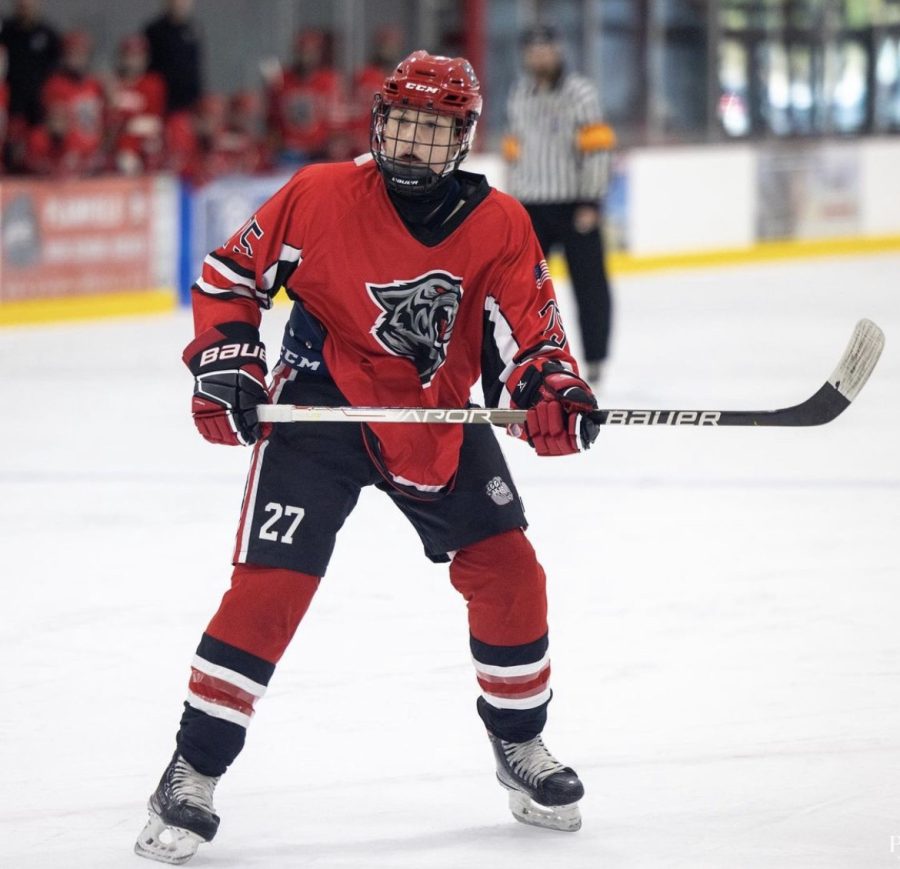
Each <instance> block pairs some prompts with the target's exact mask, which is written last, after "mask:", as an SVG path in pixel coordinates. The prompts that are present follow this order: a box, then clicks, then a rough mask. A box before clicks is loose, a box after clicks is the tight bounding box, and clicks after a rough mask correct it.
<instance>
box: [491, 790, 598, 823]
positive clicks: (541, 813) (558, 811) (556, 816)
mask: <svg viewBox="0 0 900 869" xmlns="http://www.w3.org/2000/svg"><path fill="white" fill-rule="evenodd" d="M509 810H510V811H511V812H512V814H513V817H514V818H515V819H516V820H517V821H521V822H522V823H523V824H530V825H531V826H533V827H543V828H544V829H545V830H560V831H562V832H564V833H574V832H575V831H576V830H580V829H581V810H580V809H579V808H578V803H570V804H569V805H568V806H542V805H540V804H539V803H536V802H535V801H534V800H532V799H531V798H530V797H529V796H527V795H526V794H523V793H522V792H521V791H513V790H511V791H510V792H509Z"/></svg>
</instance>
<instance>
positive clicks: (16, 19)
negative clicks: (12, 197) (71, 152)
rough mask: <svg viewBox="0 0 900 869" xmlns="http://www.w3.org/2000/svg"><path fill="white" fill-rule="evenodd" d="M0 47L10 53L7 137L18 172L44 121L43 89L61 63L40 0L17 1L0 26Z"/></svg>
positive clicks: (8, 54) (58, 50) (57, 44)
mask: <svg viewBox="0 0 900 869" xmlns="http://www.w3.org/2000/svg"><path fill="white" fill-rule="evenodd" d="M0 45H3V46H4V47H5V49H6V52H7V65H8V69H7V73H6V82H7V85H8V86H9V126H8V130H7V136H8V140H9V146H10V147H9V151H10V156H11V162H12V164H13V168H16V164H19V165H20V164H21V160H22V159H23V158H24V150H25V140H26V138H27V136H28V129H29V127H31V126H33V125H34V124H38V123H40V121H41V120H42V118H43V105H42V102H41V89H42V88H43V86H44V82H45V81H46V80H47V77H48V76H49V75H50V73H51V72H53V70H54V69H55V68H56V65H57V63H58V62H59V54H60V39H59V35H58V34H57V32H56V30H55V29H54V28H53V27H51V26H50V25H49V24H48V23H47V22H45V21H44V20H43V18H42V17H41V14H40V3H39V0H16V3H15V5H14V8H13V14H12V15H11V16H10V17H8V18H4V19H3V21H2V22H0Z"/></svg>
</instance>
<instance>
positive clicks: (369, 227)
mask: <svg viewBox="0 0 900 869" xmlns="http://www.w3.org/2000/svg"><path fill="white" fill-rule="evenodd" d="M467 177H468V178H469V179H474V180H475V181H478V180H479V178H478V176H467ZM480 181H481V194H480V201H477V204H476V205H475V206H474V207H472V208H470V209H467V210H464V211H463V212H461V213H462V214H464V216H463V217H462V218H461V221H459V222H458V225H456V226H455V227H453V221H454V218H453V217H451V218H450V219H449V220H448V224H447V228H448V230H450V229H451V228H452V231H449V232H447V233H445V234H444V236H443V237H442V238H438V239H436V240H435V243H434V244H431V245H429V244H425V243H423V242H422V241H419V240H417V239H416V238H414V237H413V235H412V234H411V233H410V231H409V229H408V228H407V227H406V225H405V224H404V223H403V221H402V220H401V218H400V216H399V215H398V213H397V211H396V209H395V208H394V206H393V205H392V203H391V201H390V199H389V197H388V195H387V192H386V189H385V186H384V182H383V181H382V178H381V176H380V174H379V172H378V170H377V168H376V166H375V164H374V162H373V161H372V160H371V159H363V158H360V160H358V161H356V162H352V163H334V164H318V165H311V166H307V167H305V168H304V169H302V170H300V171H299V172H298V173H297V174H296V175H294V177H293V178H292V179H291V180H290V181H289V182H288V183H287V184H286V185H285V186H284V187H283V188H282V189H281V190H280V191H279V192H278V193H276V194H275V195H274V196H273V197H272V198H271V199H270V200H269V201H268V202H267V203H266V204H264V205H263V206H262V207H261V208H260V210H259V211H258V212H257V213H256V214H255V215H254V216H253V218H252V219H251V220H249V221H248V222H247V223H246V224H245V225H244V226H243V227H242V228H241V229H240V230H239V231H238V232H237V233H235V235H234V236H233V237H232V238H231V239H229V241H228V242H226V244H224V245H223V246H222V247H220V248H218V249H217V250H216V251H214V252H213V253H211V254H210V255H209V256H208V257H207V258H206V260H205V261H204V265H203V272H202V275H201V277H200V279H199V280H198V281H197V283H196V284H195V286H194V312H195V326H196V330H197V334H199V333H200V332H202V331H203V330H205V329H207V328H209V327H211V326H214V325H217V324H220V323H224V322H227V321H233V320H244V321H247V322H250V323H252V324H253V325H257V326H258V324H259V322H260V310H259V309H260V308H268V307H269V306H270V305H271V299H272V296H273V295H274V294H275V293H276V292H277V291H278V289H279V287H281V286H284V287H285V289H286V291H287V293H288V295H289V296H291V297H292V298H293V299H295V300H297V301H299V302H300V303H302V305H303V307H304V308H305V310H306V311H307V312H309V313H310V314H311V315H313V316H314V317H315V318H316V319H317V320H318V321H319V322H320V323H321V324H322V326H323V327H324V330H325V332H326V333H327V337H326V338H325V342H324V347H323V355H324V359H325V362H326V364H327V367H328V371H329V373H330V375H331V377H332V378H333V379H334V381H335V383H336V384H337V386H338V387H339V388H340V390H341V391H342V392H343V393H344V395H346V396H347V398H348V399H349V400H350V401H351V402H352V404H354V405H357V406H360V405H400V406H405V407H464V406H465V405H466V403H467V401H468V400H469V397H470V392H471V389H472V387H473V386H474V385H475V383H476V382H477V381H478V380H479V378H481V379H482V387H483V390H484V394H485V399H486V401H487V402H488V403H489V404H492V405H498V406H501V407H507V406H509V405H510V401H511V391H513V390H515V387H516V385H517V383H518V382H519V376H520V374H521V373H522V371H523V370H524V368H525V367H526V366H527V365H528V364H530V363H533V362H538V364H539V363H540V361H541V360H543V359H555V360H557V361H559V362H561V363H562V364H563V365H564V366H566V367H567V368H570V369H573V370H575V362H574V360H573V358H572V357H571V355H570V354H569V352H568V349H567V341H566V336H565V332H564V331H563V328H562V324H561V322H560V318H559V312H558V309H557V305H556V300H555V297H554V292H553V285H552V282H551V280H550V278H549V274H548V272H547V266H546V263H545V262H544V255H543V253H542V252H541V249H540V246H539V245H538V242H537V239H536V238H535V236H534V233H533V231H532V228H531V222H530V220H529V218H528V215H527V213H526V212H525V210H524V209H523V208H522V206H521V205H520V204H519V203H518V202H517V201H516V200H514V199H512V198H511V197H509V196H506V195H505V194H503V193H500V192H499V191H497V190H494V189H492V188H489V187H488V186H487V183H486V182H485V181H484V180H483V179H480ZM478 198H479V197H475V199H478ZM371 429H372V430H373V431H374V433H375V435H376V437H377V438H378V441H379V445H380V452H381V455H382V459H383V462H384V464H385V465H386V470H387V474H388V476H389V479H391V480H392V481H393V482H395V483H397V484H398V485H400V486H401V487H404V488H407V489H408V488H410V487H411V488H412V489H414V490H418V491H420V492H422V493H423V494H424V493H434V492H438V491H440V490H441V489H442V488H443V487H445V486H447V485H448V484H449V483H450V482H451V481H452V479H453V476H454V474H455V471H456V467H457V463H458V456H459V448H460V445H461V442H462V429H461V427H460V426H451V425H434V426H425V425H413V424H410V425H397V424H389V425H384V424H382V425H374V424H373V425H372V426H371Z"/></svg>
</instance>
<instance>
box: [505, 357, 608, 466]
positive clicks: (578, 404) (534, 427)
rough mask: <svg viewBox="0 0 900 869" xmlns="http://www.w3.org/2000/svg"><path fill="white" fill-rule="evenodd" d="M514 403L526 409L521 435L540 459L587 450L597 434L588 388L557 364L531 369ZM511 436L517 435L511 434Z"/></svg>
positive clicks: (517, 389)
mask: <svg viewBox="0 0 900 869" xmlns="http://www.w3.org/2000/svg"><path fill="white" fill-rule="evenodd" d="M514 400H515V403H516V405H518V406H519V407H521V408H527V409H528V416H527V417H526V419H525V430H524V432H521V433H520V436H522V435H524V437H525V439H526V440H527V441H528V443H530V444H531V445H532V446H533V447H534V449H535V452H536V453H537V454H538V455H539V456H565V455H569V454H570V453H577V452H580V451H581V450H587V449H590V446H591V444H592V443H593V442H594V441H595V440H596V439H597V435H598V434H599V433H600V425H599V420H598V419H597V418H596V417H595V415H594V413H593V412H594V411H596V410H597V399H596V398H594V393H593V392H591V388H590V386H588V385H587V383H585V381H583V380H582V379H581V378H580V377H578V375H576V374H573V373H572V372H571V371H568V370H566V369H565V368H563V367H562V365H560V364H559V363H558V362H545V363H544V364H543V366H542V367H541V369H540V370H538V369H537V368H536V367H535V366H533V365H532V366H530V367H529V368H528V369H527V370H526V372H525V375H524V377H523V378H522V379H521V380H520V381H519V384H518V386H517V387H516V392H515V398H514ZM511 433H512V434H517V432H515V431H513V432H511Z"/></svg>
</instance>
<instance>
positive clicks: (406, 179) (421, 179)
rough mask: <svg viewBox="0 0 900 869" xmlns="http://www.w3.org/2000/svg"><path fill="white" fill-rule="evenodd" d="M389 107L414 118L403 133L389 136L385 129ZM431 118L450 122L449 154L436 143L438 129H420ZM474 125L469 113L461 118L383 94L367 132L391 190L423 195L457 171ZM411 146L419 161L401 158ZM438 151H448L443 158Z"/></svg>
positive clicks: (374, 107)
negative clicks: (441, 118)
mask: <svg viewBox="0 0 900 869" xmlns="http://www.w3.org/2000/svg"><path fill="white" fill-rule="evenodd" d="M392 108H400V109H403V108H406V109H409V111H410V115H412V116H413V120H411V121H407V122H405V123H404V124H403V130H402V131H397V132H396V134H395V135H390V131H389V130H388V116H389V115H390V111H391V109H392ZM430 115H439V116H441V117H445V118H446V117H449V118H451V119H452V121H453V126H452V131H453V132H452V137H451V142H450V146H449V150H448V151H447V146H446V145H444V144H443V143H440V142H436V141H435V139H436V138H437V137H438V136H439V135H440V130H441V128H440V127H438V128H435V127H431V128H430V131H429V130H428V129H420V128H421V127H422V125H423V124H425V123H428V119H429V116H430ZM477 125H478V119H477V116H475V115H474V114H472V113H470V114H469V115H468V117H466V118H463V119H461V118H459V117H457V116H456V115H452V114H447V113H444V112H441V111H436V110H434V109H432V108H426V107H423V106H419V105H415V104H409V103H407V102H406V101H405V100H398V101H397V102H388V101H387V100H386V99H385V98H384V96H383V95H382V94H376V95H375V100H374V103H373V106H372V120H371V125H370V130H369V140H370V149H371V152H372V157H373V158H374V160H375V163H376V164H377V166H378V168H379V169H380V170H381V172H382V174H383V175H384V177H385V180H386V181H387V184H388V186H389V187H390V188H391V189H393V190H395V191H398V192H406V193H407V194H410V195H415V194H422V193H426V192H427V191H429V190H431V189H432V188H434V187H435V185H437V184H439V183H440V181H441V180H442V179H443V178H446V177H447V176H448V175H450V174H451V173H453V172H455V171H456V170H457V169H458V168H459V165H460V163H462V161H463V160H465V158H466V156H467V155H468V153H469V150H470V149H471V147H472V141H473V139H474V137H475V128H476V126H477ZM429 138H430V141H431V143H430V144H429ZM413 144H416V148H417V150H418V151H419V152H420V153H422V152H424V153H422V157H423V159H422V161H421V162H409V161H407V160H404V159H401V158H402V157H403V156H404V154H405V153H406V152H408V151H409V150H411V147H412V145H413ZM426 148H427V149H428V150H427V151H425V149H426ZM438 150H440V151H441V152H444V151H447V154H446V157H444V155H443V154H441V155H440V156H438V155H437V153H436V152H437V151H438ZM432 155H434V156H433V157H432ZM441 164H443V166H442V167H441V168H440V169H437V170H436V169H435V167H436V166H441Z"/></svg>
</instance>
